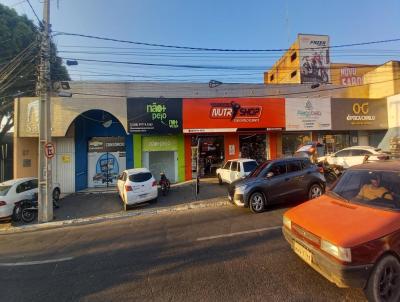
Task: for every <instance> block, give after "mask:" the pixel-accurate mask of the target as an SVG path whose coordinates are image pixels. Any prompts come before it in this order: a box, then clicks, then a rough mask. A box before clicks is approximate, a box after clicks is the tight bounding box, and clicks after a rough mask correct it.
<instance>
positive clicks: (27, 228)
mask: <svg viewBox="0 0 400 302" xmlns="http://www.w3.org/2000/svg"><path fill="white" fill-rule="evenodd" d="M228 205H231V203H230V202H229V201H225V200H224V201H215V202H191V203H188V204H184V205H178V206H172V207H166V208H158V209H149V210H142V211H135V212H133V211H131V212H118V213H113V214H106V215H99V216H93V217H87V218H76V219H70V220H62V221H54V222H47V223H42V224H34V225H22V226H19V227H10V228H7V229H3V230H0V236H1V235H7V234H16V233H23V232H33V231H39V230H48V229H57V228H62V227H66V226H77V225H87V224H94V223H100V222H105V221H112V220H118V219H124V218H129V217H136V216H154V215H160V214H166V213H176V212H183V211H187V210H195V209H205V208H219V207H225V206H228Z"/></svg>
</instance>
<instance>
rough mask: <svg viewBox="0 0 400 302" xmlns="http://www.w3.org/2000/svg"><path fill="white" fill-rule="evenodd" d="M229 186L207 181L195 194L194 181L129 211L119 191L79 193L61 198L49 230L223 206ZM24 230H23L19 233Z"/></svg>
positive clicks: (1, 228)
mask: <svg viewBox="0 0 400 302" xmlns="http://www.w3.org/2000/svg"><path fill="white" fill-rule="evenodd" d="M226 196H227V187H226V185H223V186H220V185H218V181H217V180H216V179H203V180H201V183H200V194H199V195H198V196H197V197H196V195H195V184H194V182H186V183H181V184H176V185H173V186H172V187H171V190H170V191H169V193H168V195H167V196H162V195H161V192H160V194H159V198H158V202H157V203H156V204H142V205H138V206H136V207H132V208H131V209H130V210H129V211H127V212H125V211H124V210H123V206H122V202H121V200H120V199H119V196H118V194H117V192H116V190H112V191H110V190H107V191H104V192H101V193H100V192H99V191H97V192H95V193H92V192H90V191H86V192H81V193H75V194H71V195H68V196H66V197H65V198H63V199H61V200H60V202H59V204H60V208H59V209H55V211H54V215H55V220H54V222H50V223H48V224H46V225H47V226H49V227H59V226H62V225H71V224H75V223H85V222H87V223H90V222H94V221H104V220H107V219H115V218H122V217H132V216H138V215H154V214H159V213H165V212H169V211H171V212H173V211H182V210H188V209H195V208H205V207H220V206H226V205H228V204H229V202H228V200H227V197H226ZM44 227H45V226H44V225H43V224H42V225H39V224H37V223H32V224H23V223H22V222H19V223H14V222H13V223H12V224H4V223H3V224H0V232H7V233H8V232H13V231H21V230H22V229H25V230H32V229H36V228H44ZM17 229H20V230H17Z"/></svg>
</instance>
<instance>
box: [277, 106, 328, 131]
mask: <svg viewBox="0 0 400 302" xmlns="http://www.w3.org/2000/svg"><path fill="white" fill-rule="evenodd" d="M285 115H286V130H290V131H292V130H293V131H296V130H299V131H300V130H330V129H332V122H331V100H330V98H318V99H317V98H315V99H312V98H310V99H309V98H287V99H286V100H285Z"/></svg>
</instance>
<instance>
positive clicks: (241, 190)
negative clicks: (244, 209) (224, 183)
mask: <svg viewBox="0 0 400 302" xmlns="http://www.w3.org/2000/svg"><path fill="white" fill-rule="evenodd" d="M244 190H246V186H240V187H236V188H235V193H236V194H244Z"/></svg>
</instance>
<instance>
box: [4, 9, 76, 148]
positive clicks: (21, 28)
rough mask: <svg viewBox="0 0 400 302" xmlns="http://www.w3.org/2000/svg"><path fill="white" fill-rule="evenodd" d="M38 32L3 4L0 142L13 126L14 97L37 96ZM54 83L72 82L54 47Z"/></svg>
mask: <svg viewBox="0 0 400 302" xmlns="http://www.w3.org/2000/svg"><path fill="white" fill-rule="evenodd" d="M38 41H39V29H38V28H37V27H36V26H35V24H34V23H33V22H32V21H31V20H29V19H28V18H27V16H25V15H23V16H20V15H18V14H17V13H16V11H15V10H13V9H10V8H8V7H7V6H4V5H2V4H0V122H1V121H2V122H3V127H0V142H1V141H2V139H3V137H4V135H5V134H6V133H7V132H8V131H9V130H10V129H12V127H13V126H14V118H13V113H14V104H13V100H14V97H15V96H16V95H17V94H19V93H23V95H24V96H35V95H36V93H35V89H36V87H35V86H36V81H37V70H38V66H39V57H38V55H39V42H38ZM50 53H51V57H50V61H51V68H50V74H51V80H52V82H56V81H63V80H65V81H69V80H70V77H69V75H68V71H67V69H66V68H65V66H63V65H62V60H61V58H60V57H58V56H57V48H56V46H55V45H54V43H52V44H51V52H50Z"/></svg>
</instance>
